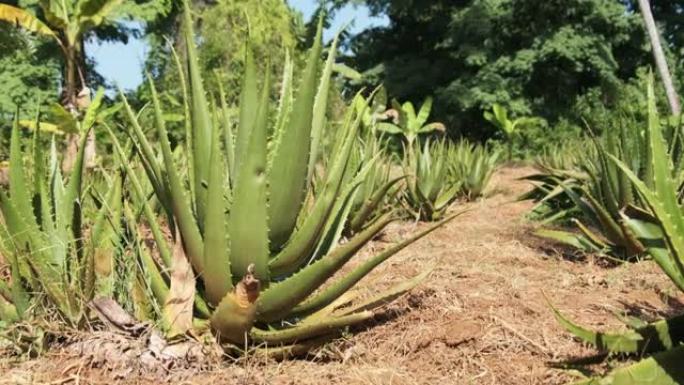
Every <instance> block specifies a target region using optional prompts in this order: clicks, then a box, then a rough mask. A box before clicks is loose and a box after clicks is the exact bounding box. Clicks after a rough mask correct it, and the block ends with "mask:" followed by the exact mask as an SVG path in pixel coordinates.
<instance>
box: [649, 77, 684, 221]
mask: <svg viewBox="0 0 684 385" xmlns="http://www.w3.org/2000/svg"><path fill="white" fill-rule="evenodd" d="M647 137H648V138H649V143H648V146H649V148H650V150H651V155H652V157H651V158H649V161H650V162H651V163H652V166H653V181H654V191H655V193H656V195H657V196H658V198H660V201H661V204H662V205H663V208H664V209H665V211H666V212H668V213H680V209H679V203H678V200H677V195H676V191H677V187H678V186H676V184H675V182H674V180H673V179H672V159H671V158H670V156H669V155H668V154H667V146H666V144H665V139H664V138H663V135H662V131H661V127H660V119H659V118H658V112H657V110H656V105H655V93H654V90H653V79H652V78H651V79H650V80H649V83H648V130H647ZM672 221H673V225H674V226H675V229H676V230H677V231H678V232H679V233H680V234H681V233H682V232H684V219H683V218H682V216H681V215H673V217H672Z"/></svg>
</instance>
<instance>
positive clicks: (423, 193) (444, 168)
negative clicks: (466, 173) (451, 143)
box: [404, 140, 461, 221]
mask: <svg viewBox="0 0 684 385" xmlns="http://www.w3.org/2000/svg"><path fill="white" fill-rule="evenodd" d="M404 170H405V171H404V172H405V173H406V174H407V175H409V176H410V177H409V179H408V183H407V184H408V186H407V189H406V193H405V194H404V195H405V199H404V201H405V203H406V206H407V207H408V210H409V211H411V212H412V213H413V214H414V216H416V217H417V218H420V219H421V220H425V221H436V220H439V219H440V218H442V217H443V216H444V214H445V213H446V211H447V209H448V208H449V207H450V206H451V204H452V203H453V202H454V201H455V200H456V199H457V198H458V194H459V191H460V189H461V181H460V180H458V179H457V178H456V177H455V176H454V173H453V170H452V169H451V167H450V164H449V157H448V147H447V142H446V140H441V141H435V142H431V141H430V140H426V141H425V143H424V144H423V145H422V146H421V145H420V144H418V143H416V144H414V146H413V147H412V148H411V149H409V150H408V151H407V153H406V155H405V157H404Z"/></svg>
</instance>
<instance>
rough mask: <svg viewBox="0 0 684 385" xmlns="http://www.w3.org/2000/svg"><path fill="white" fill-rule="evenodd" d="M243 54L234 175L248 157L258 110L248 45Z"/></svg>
mask: <svg viewBox="0 0 684 385" xmlns="http://www.w3.org/2000/svg"><path fill="white" fill-rule="evenodd" d="M245 52H246V56H245V74H244V77H243V78H242V91H241V92H240V113H239V118H238V119H239V120H238V130H237V140H236V144H235V168H234V169H233V170H231V171H232V172H234V173H239V170H241V169H242V163H244V160H245V159H246V158H247V157H248V156H249V155H248V154H249V145H250V138H251V136H252V130H253V129H254V125H255V124H256V120H257V113H258V109H259V90H258V88H257V77H256V67H255V65H254V57H253V55H252V51H251V49H250V47H249V45H248V46H247V49H246V50H245ZM236 175H237V174H236Z"/></svg>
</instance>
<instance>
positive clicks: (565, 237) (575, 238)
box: [534, 229, 602, 252]
mask: <svg viewBox="0 0 684 385" xmlns="http://www.w3.org/2000/svg"><path fill="white" fill-rule="evenodd" d="M534 235H536V236H538V237H542V238H548V239H551V240H554V241H556V242H560V243H563V244H566V245H569V246H572V247H574V248H576V249H579V250H583V251H587V252H596V251H601V249H602V248H601V247H600V246H599V245H595V244H594V243H593V242H591V241H589V240H587V238H585V237H584V236H582V235H579V234H575V233H571V232H568V231H560V230H548V229H540V230H537V231H535V232H534Z"/></svg>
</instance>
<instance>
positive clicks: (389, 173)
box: [345, 99, 406, 235]
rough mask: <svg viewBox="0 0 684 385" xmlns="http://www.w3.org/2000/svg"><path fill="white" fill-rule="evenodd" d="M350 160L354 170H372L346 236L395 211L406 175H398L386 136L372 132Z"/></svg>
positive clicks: (352, 209) (352, 211) (360, 189)
mask: <svg viewBox="0 0 684 385" xmlns="http://www.w3.org/2000/svg"><path fill="white" fill-rule="evenodd" d="M357 100H361V99H357ZM349 162H350V165H349V167H351V170H358V171H361V170H363V169H364V168H368V167H369V169H368V171H367V173H366V176H365V178H364V179H363V180H362V181H361V183H360V184H359V186H358V189H357V191H356V192H355V193H354V197H353V199H352V202H351V205H350V208H349V209H350V211H349V215H348V220H347V224H346V226H345V234H346V235H352V234H356V233H358V232H360V231H362V230H363V229H364V228H365V227H366V226H367V225H369V224H371V223H373V221H374V220H375V219H377V218H379V217H380V216H381V215H383V214H385V213H387V212H389V211H391V210H392V206H393V205H395V204H398V203H399V202H398V199H397V198H398V195H399V194H400V193H401V192H402V189H403V185H402V182H403V181H404V179H405V178H406V176H405V175H403V174H399V175H396V173H394V172H393V167H392V166H393V164H392V159H391V155H389V154H388V153H387V150H386V147H385V146H384V145H383V139H382V138H378V137H377V136H376V134H375V133H374V132H372V131H369V132H368V133H367V135H366V138H365V140H361V139H359V144H358V145H357V146H355V149H354V150H353V151H352V154H351V156H350V160H349ZM351 176H352V174H351V173H350V177H351Z"/></svg>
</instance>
